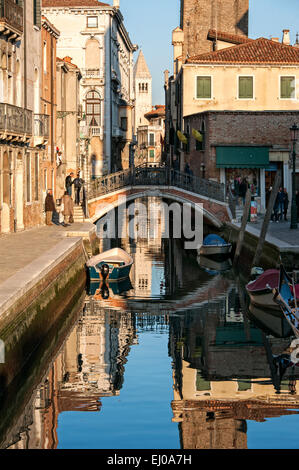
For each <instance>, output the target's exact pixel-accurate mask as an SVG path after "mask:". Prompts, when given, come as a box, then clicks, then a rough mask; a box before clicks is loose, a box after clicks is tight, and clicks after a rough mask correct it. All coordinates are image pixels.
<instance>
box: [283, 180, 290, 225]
mask: <svg viewBox="0 0 299 470" xmlns="http://www.w3.org/2000/svg"><path fill="white" fill-rule="evenodd" d="M283 195H284V200H283V205H284V211H283V214H284V220H285V221H286V222H287V221H288V218H287V215H288V209H289V195H288V192H287V189H286V188H283Z"/></svg>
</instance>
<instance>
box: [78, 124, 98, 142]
mask: <svg viewBox="0 0 299 470" xmlns="http://www.w3.org/2000/svg"><path fill="white" fill-rule="evenodd" d="M91 137H100V138H101V139H103V129H102V128H101V127H96V126H81V127H80V138H81V139H90V138H91Z"/></svg>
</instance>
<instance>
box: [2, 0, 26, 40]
mask: <svg viewBox="0 0 299 470" xmlns="http://www.w3.org/2000/svg"><path fill="white" fill-rule="evenodd" d="M23 24H24V23H23V8H22V7H21V6H20V5H17V4H16V3H15V2H13V0H0V32H2V33H4V34H9V33H16V34H19V35H20V34H22V33H23Z"/></svg>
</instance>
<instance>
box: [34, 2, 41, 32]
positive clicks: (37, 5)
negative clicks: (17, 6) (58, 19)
mask: <svg viewBox="0 0 299 470" xmlns="http://www.w3.org/2000/svg"><path fill="white" fill-rule="evenodd" d="M33 24H34V25H35V26H38V27H39V28H40V27H41V0H33Z"/></svg>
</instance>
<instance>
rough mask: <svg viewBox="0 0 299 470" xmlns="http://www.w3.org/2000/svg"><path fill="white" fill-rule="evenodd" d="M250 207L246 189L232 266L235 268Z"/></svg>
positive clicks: (249, 193)
mask: <svg viewBox="0 0 299 470" xmlns="http://www.w3.org/2000/svg"><path fill="white" fill-rule="evenodd" d="M250 205H251V191H250V189H249V188H248V189H247V192H246V198H245V205H244V210H243V218H242V224H241V228H240V232H239V238H238V243H237V248H236V252H235V257H234V266H235V267H236V266H237V264H238V262H239V258H240V254H241V250H242V245H243V241H244V236H245V230H246V225H247V221H248V216H249V211H250Z"/></svg>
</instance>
